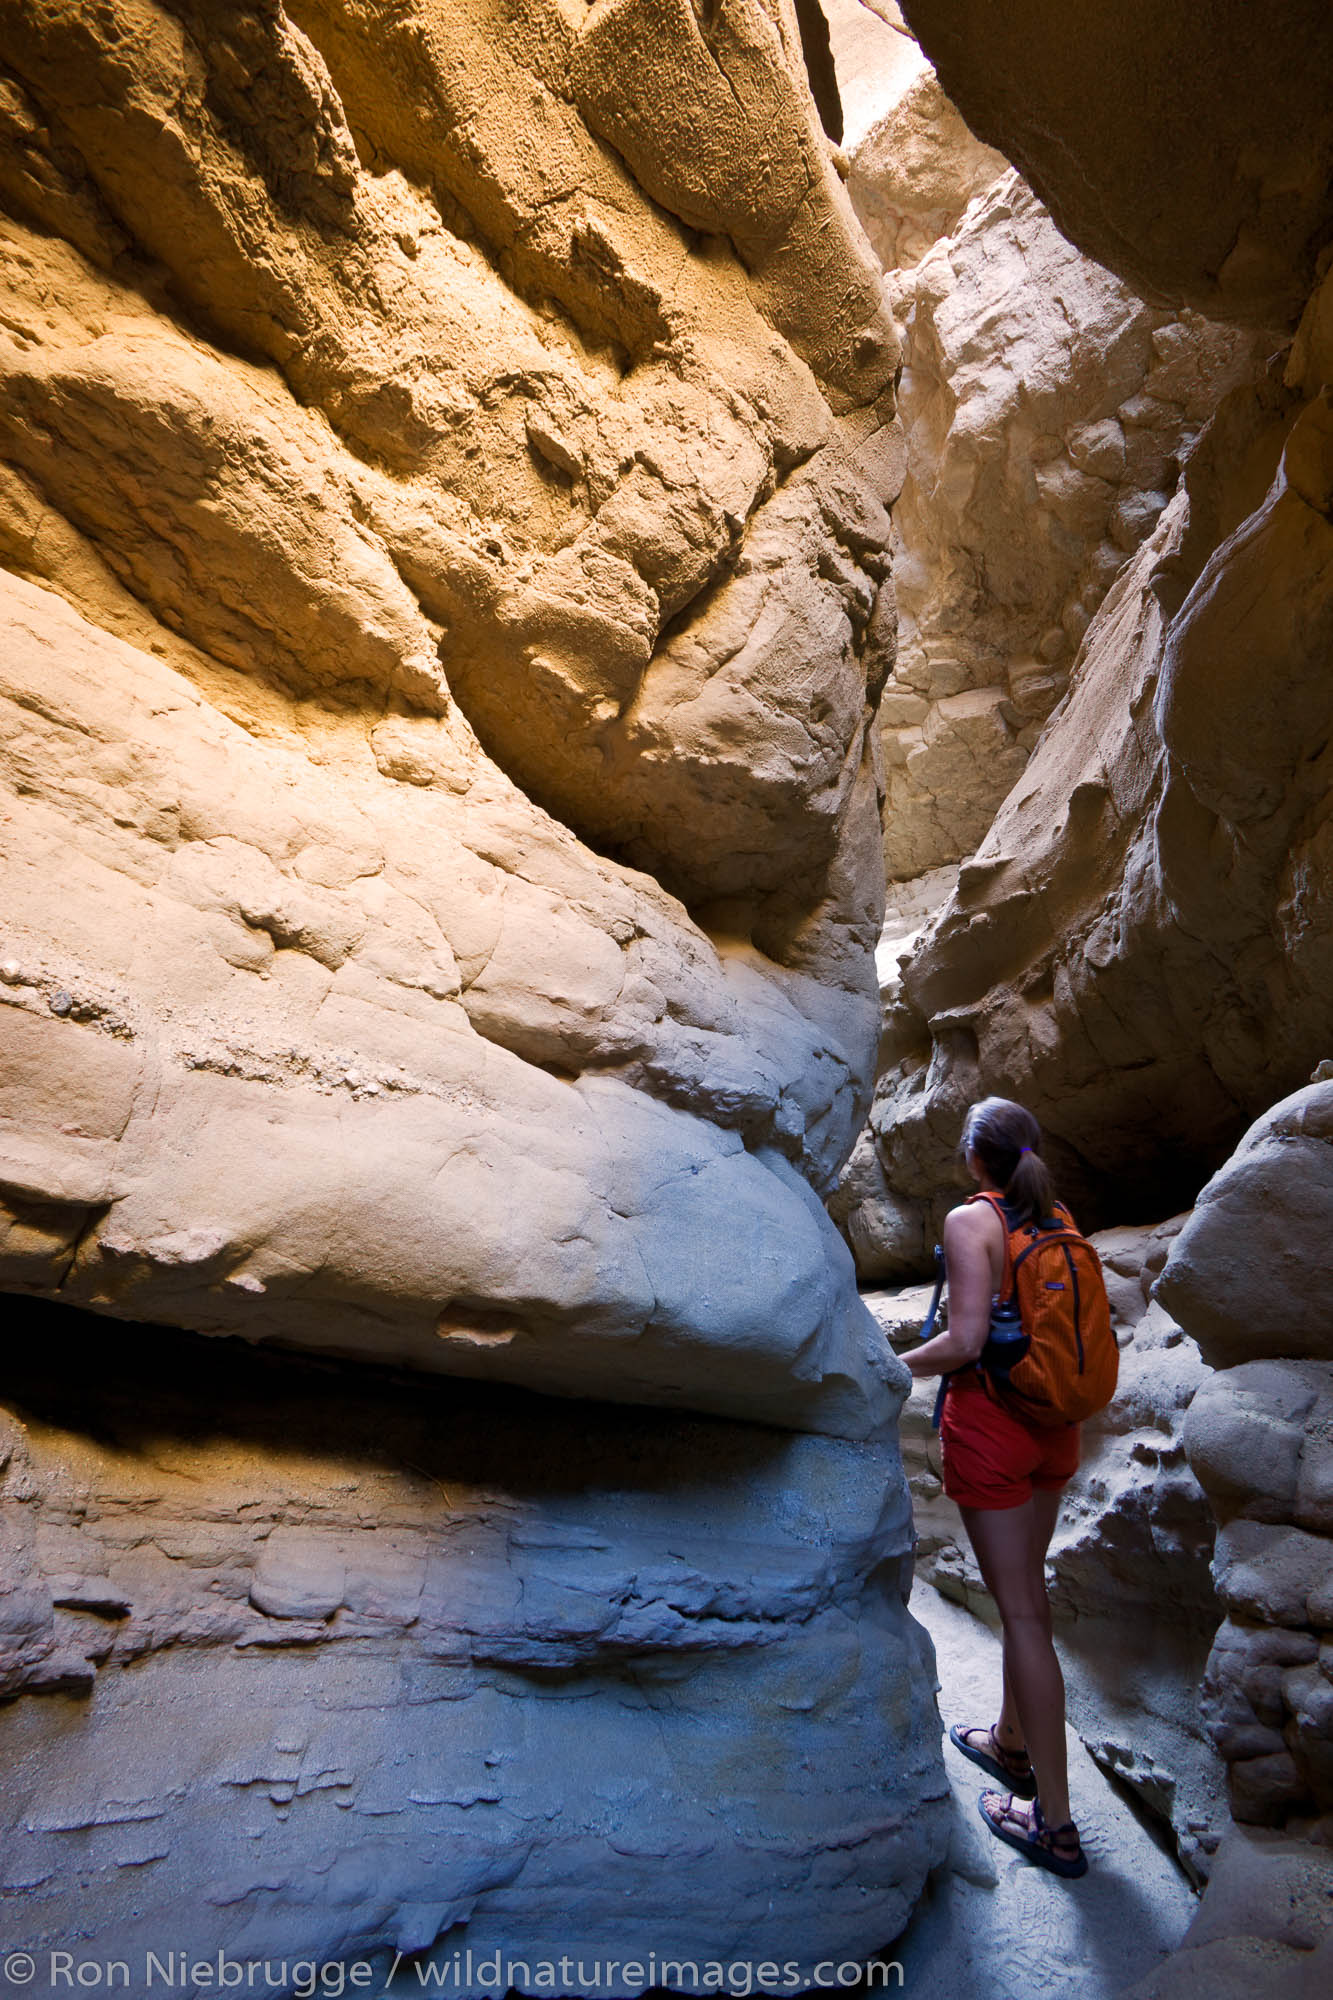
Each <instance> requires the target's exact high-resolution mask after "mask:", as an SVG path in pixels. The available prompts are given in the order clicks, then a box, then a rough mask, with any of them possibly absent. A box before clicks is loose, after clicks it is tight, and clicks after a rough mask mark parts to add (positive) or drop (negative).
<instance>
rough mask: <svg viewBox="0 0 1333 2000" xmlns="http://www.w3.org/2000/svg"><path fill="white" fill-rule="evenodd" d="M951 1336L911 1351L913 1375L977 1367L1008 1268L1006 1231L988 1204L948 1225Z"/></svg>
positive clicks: (953, 1213) (963, 1211) (954, 1216)
mask: <svg viewBox="0 0 1333 2000" xmlns="http://www.w3.org/2000/svg"><path fill="white" fill-rule="evenodd" d="M944 1262H945V1267H946V1269H947V1270H948V1273H949V1331H948V1332H947V1333H937V1334H936V1335H935V1338H934V1339H933V1340H927V1341H925V1342H923V1344H922V1345H921V1346H920V1347H914V1348H910V1349H909V1350H908V1352H907V1353H906V1354H904V1355H903V1356H902V1359H903V1360H904V1361H905V1362H906V1363H907V1366H908V1367H909V1368H910V1369H911V1371H912V1373H913V1375H917V1376H921V1375H944V1374H947V1373H948V1371H949V1370H950V1369H952V1368H965V1367H966V1366H967V1364H968V1362H969V1361H975V1360H976V1358H977V1356H978V1355H979V1354H980V1352H981V1350H982V1348H983V1347H984V1346H985V1344H986V1335H987V1334H988V1333H989V1331H990V1302H991V1295H992V1293H993V1292H994V1291H995V1288H996V1285H997V1284H998V1282H999V1276H1000V1272H1001V1270H1002V1269H1003V1265H1004V1230H1003V1226H1002V1224H1001V1222H1000V1218H999V1216H998V1215H997V1214H996V1213H995V1210H994V1209H993V1208H992V1207H991V1204H990V1203H989V1202H976V1203H975V1204H973V1205H972V1206H971V1207H966V1206H965V1207H963V1208H955V1209H951V1210H950V1212H949V1214H948V1215H947V1216H946V1217H945V1219H944Z"/></svg>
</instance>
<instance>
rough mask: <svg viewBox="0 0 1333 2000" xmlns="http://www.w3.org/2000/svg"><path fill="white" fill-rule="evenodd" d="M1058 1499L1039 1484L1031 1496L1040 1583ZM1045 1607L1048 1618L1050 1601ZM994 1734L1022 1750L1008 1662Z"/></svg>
mask: <svg viewBox="0 0 1333 2000" xmlns="http://www.w3.org/2000/svg"><path fill="white" fill-rule="evenodd" d="M1060 1499H1061V1495H1060V1494H1059V1493H1058V1492H1056V1493H1048V1492H1045V1491H1044V1490H1043V1489H1042V1488H1041V1487H1038V1488H1037V1489H1036V1490H1035V1491H1034V1493H1033V1495H1032V1526H1033V1532H1034V1534H1035V1536H1036V1540H1037V1544H1038V1546H1037V1550H1036V1558H1037V1560H1038V1561H1039V1562H1040V1564H1041V1571H1042V1580H1043V1582H1044V1581H1045V1576H1046V1551H1047V1549H1048V1548H1049V1547H1050V1545H1051V1536H1052V1535H1053V1534H1054V1533H1055V1524H1056V1521H1057V1519H1058V1518H1059V1514H1060ZM1043 1594H1044V1593H1043ZM1046 1608H1047V1617H1048V1621H1049V1614H1050V1604H1049V1601H1048V1602H1047V1607H1046ZM995 1735H996V1739H997V1741H999V1742H1000V1743H1002V1744H1003V1745H1004V1747H1005V1749H1006V1750H1022V1749H1023V1748H1024V1747H1025V1745H1024V1742H1023V1725H1022V1724H1021V1723H1020V1721H1019V1719H1018V1701H1017V1698H1016V1696H1015V1694H1014V1689H1013V1683H1012V1682H1011V1680H1010V1678H1009V1667H1008V1663H1007V1661H1006V1664H1005V1667H1004V1695H1003V1699H1002V1700H1001V1703H1000V1719H999V1721H998V1722H997V1723H996V1725H995Z"/></svg>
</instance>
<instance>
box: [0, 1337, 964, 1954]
mask: <svg viewBox="0 0 1333 2000" xmlns="http://www.w3.org/2000/svg"><path fill="white" fill-rule="evenodd" d="M18 1310H19V1312H20V1313H22V1314H23V1317H22V1318H21V1319H20V1320H19V1321H18V1323H17V1325H15V1327H14V1332H15V1334H16V1335H18V1334H20V1333H21V1336H22V1338H21V1341H16V1345H17V1346H19V1348H20V1350H21V1351H20V1352H18V1353H16V1354H15V1355H14V1356H13V1357H12V1360H11V1362H10V1364H9V1365H7V1369H6V1410H5V1411H4V1413H0V1426H3V1428H0V1552H2V1553H3V1557H4V1563H3V1568H4V1581H5V1584H6V1585H7V1588H5V1589H3V1590H0V1693H4V1694H9V1695H13V1694H15V1693H16V1692H19V1691H25V1690H26V1691H28V1692H27V1698H25V1699H23V1700H20V1701H16V1702H13V1703H11V1704H10V1705H9V1706H8V1707H6V1708H3V1709H0V1739H2V1740H3V1744H4V1767H5V1773H6V1775H5V1780H4V1785H3V1796H2V1802H0V1828H2V1829H3V1831H2V1832H0V1884H3V1887H4V1890H5V1894H6V1899H7V1903H9V1904H11V1906H12V1907H14V1908H15V1909H19V1908H21V1912H22V1915H21V1921H20V1919H19V1917H18V1916H17V1915H15V1917H14V1923H13V1928H12V1930H11V1933H10V1935H11V1938H16V1937H18V1936H20V1935H21V1937H22V1941H23V1943H24V1945H25V1946H26V1947H27V1948H28V1950H30V1951H31V1952H32V1953H33V1954H34V1955H35V1956H36V1958H37V1959H38V1962H39V1965H40V1966H41V1968H42V1976H41V1977H40V1979H39V1981H38V1983H37V1985H36V1986H35V1987H34V1989H33V1990H34V1991H41V1992H46V1991H48V1990H50V1991H56V1990H58V1989H59V1984H60V1981H59V1978H58V1977H57V1978H56V1979H55V1980H53V1981H51V1982H48V1981H47V1979H46V1976H45V1968H46V1966H47V1964H48V1962H49V1961H48V1958H47V1951H48V1948H49V1947H52V1946H55V1947H60V1946H65V1947H68V1945H69V1944H70V1943H71V1942H75V1943H77V1940H79V1939H80V1938H81V1937H82V1938H84V1939H86V1938H87V1937H88V1934H89V1929H90V1927H94V1928H95V1939H96V1944H95V1952H94V1949H93V1947H92V1946H88V1947H87V1948H86V1951H85V1952H84V1953H82V1954H81V1956H87V1957H88V1958H92V1957H93V1956H95V1957H96V1959H97V1961H98V1962H99V1963H102V1964H105V1963H106V1962H107V1961H109V1960H116V1959H118V1960H122V1961H124V1962H125V1963H127V1964H130V1965H132V1966H133V1967H134V1980H133V1982H132V1985H131V1990H132V1991H135V1992H140V1991H144V1990H146V1986H147V1985H148V1984H150V1983H151V1981H146V1980H145V1977H144V1968H145V1965H146V1963H147V1954H148V1953H149V1952H152V1951H156V1953H157V1954H158V1959H159V1963H162V1962H163V1961H164V1960H165V1956H166V1953H167V1952H168V1951H170V1952H171V1953H172V1954H173V1956H172V1959H171V1961H170V1962H171V1964H172V1966H173V1968H174V1966H175V1963H176V1961H175V1957H174V1954H175V1952H176V1951H177V1950H185V1951H186V1952H187V1953H188V1957H189V1960H190V1961H191V1962H193V1963H197V1962H199V1961H208V1960H210V1959H213V1960H214V1961H215V1960H216V1957H217V1954H218V1953H219V1952H222V1953H223V1954H224V1955H225V1957H226V1958H227V1959H228V1960H229V1961H231V1963H232V1964H233V1965H234V1964H240V1965H241V1966H242V1968H243V1975H242V1976H244V1967H245V1966H246V1965H248V1964H256V1965H258V1966H262V1964H263V1962H264V1961H266V1960H267V1961H270V1962H271V1963H272V1964H273V1965H274V1966H277V1965H280V1964H281V1962H282V1961H283V1960H284V1958H285V1959H286V1960H287V1961H288V1962H289V1963H290V1962H291V1961H292V1960H293V1959H305V1960H307V1961H310V1960H313V1961H314V1962H315V1963H324V1964H328V1963H330V1962H332V1961H337V1960H346V1961H351V1962H356V1961H363V1962H364V1961H367V1960H369V1961H372V1962H373V1963H374V1965H375V1966H376V1967H377V1968H378V1973H379V1977H380V1980H381V1982H382V1980H383V1976H384V1974H385V1972H386V1971H387V1968H388V1963H389V1960H390V1957H391V1955H392V1954H393V1953H399V1954H404V1955H407V1954H416V1953H421V1952H424V1951H426V1950H427V1949H428V1948H429V1947H430V1946H432V1945H433V1944H434V1942H435V1940H436V1939H437V1938H440V1939H441V1943H440V1945H439V1947H438V1950H437V1953H436V1964H437V1966H438V1967H439V1968H440V1973H441V1975H442V1984H443V1986H444V1987H445V1989H446V1990H449V1991H452V1992H467V1991H469V1990H477V1989H478V1988H480V1989H483V1990H492V1986H493V1982H492V1983H491V1984H490V1985H488V1982H487V1979H486V1976H485V1974H484V1973H482V1974H481V1975H479V1977H478V1978H476V1979H473V1978H470V1977H469V1976H467V1975H466V1974H461V1973H460V1972H459V1971H458V1970H457V1968H454V1969H452V1970H451V1969H450V1968H451V1966H452V1961H453V1954H454V1950H455V1947H458V1948H459V1949H460V1951H461V1950H462V1949H468V1950H470V1951H471V1952H472V1953H473V1956H474V1960H475V1962H476V1963H477V1964H478V1965H481V1964H482V1963H483V1962H485V1961H486V1960H487V1958H488V1955H489V1954H491V1953H493V1952H494V1951H497V1950H500V1951H503V1952H505V1953H507V1954H510V1955H513V1956H517V1957H518V1958H520V1959H526V1960H531V1961H533V1962H534V1963H535V1962H537V1961H541V1960H547V1961H550V1962H552V1964H554V1965H558V1963H559V1961H560V1959H561V1957H562V1956H563V1955H565V1954H574V1955H575V1956H576V1958H577V1959H579V1960H580V1961H581V1962H582V1967H583V1971H582V1974H580V1973H578V1972H567V1973H566V1975H565V1976H564V1977H563V1978H562V1977H561V1976H560V1974H559V1973H558V1971H557V1972H553V1973H552V1974H551V1975H549V1976H548V1975H545V1974H543V1973H541V1972H537V1973H535V1974H532V1973H531V1972H530V1974H529V1977H528V1978H527V1979H526V1980H524V1979H523V1978H522V1976H521V1975H519V1976H518V1977H519V1983H520V1984H526V1985H527V1986H528V1987H529V1990H533V1979H534V1978H535V1980H536V1988H535V1990H539V1991H540V1990H543V1988H545V1989H546V1990H556V1991H562V1992H573V1991H577V1992H581V1993H592V1992H599V1991H604V1992H608V1993H616V1992H624V1991H627V1990H635V1988H636V1987H641V1986H643V1985H645V1984H655V1983H667V1984H672V1985H683V1986H684V1988H685V1990H693V1988H692V1987H691V1983H690V1980H689V1977H688V1975H687V1974H683V1975H681V1976H680V1977H679V1978H674V1977H672V1976H671V1975H669V1974H665V1975H664V1974H663V1972H662V1969H661V1962H662V1961H663V1960H665V1959H684V1960H689V1959H692V1958H693V1959H699V1960H704V1961H707V1960H709V1959H714V1958H716V1957H718V1956H719V1955H722V1956H726V1957H730V1958H742V1959H744V1960H745V1961H746V1962H747V1963H748V1962H749V1961H750V1960H751V1959H753V1960H754V1961H756V1962H758V1961H761V1960H768V1959H777V1960H779V1961H782V1962H787V1961H790V1962H792V1963H793V1964H795V1965H797V1966H799V1968H800V1970H801V1973H802V1974H803V1975H804V1976H805V1977H806V1978H808V1977H809V1974H810V1968H811V1966H812V1965H813V1964H814V1963H815V1962H816V1961H818V1960H820V1959H822V1958H825V1957H827V1956H828V1955H829V1954H830V1953H832V1954H834V1955H835V1956H836V1957H837V1958H838V1959H840V1960H841V1959H845V1958H846V1957H847V1956H848V1955H851V1956H857V1955H860V1956H866V1955H868V1954H869V1953H871V1952H872V1951H873V1950H874V1949H875V1948H876V1947H877V1946H880V1945H882V1944H883V1943H884V1942H885V1940H886V1939H888V1938H890V1937H892V1936H893V1935H894V1934H895V1933H896V1932H897V1931H898V1930H899V1929H900V1928H901V1926H902V1923H903V1921H904V1919H905V1917H906V1915H907V1912H908V1910H909V1908H910V1904H911V1899H912V1896H913V1895H914V1893H915V1888H916V1884H917V1881H918V1879H919V1873H920V1860H919V1857H920V1856H921V1855H922V1854H923V1853H928V1852H938V1851H939V1849H940V1847H941V1845H942V1841H943V1831H944V1829H943V1820H944V1818H945V1816H946V1815H945V1808H944V1806H943V1804H942V1799H943V1796H944V1794H945V1793H946V1791H947V1787H946V1786H945V1784H944V1781H943V1776H942V1773H941V1771H940V1768H939V1752H938V1725H937V1724H936V1722H935V1718H934V1709H933V1702H932V1700H931V1695H930V1687H931V1678H932V1676H931V1668H932V1660H931V1656H930V1646H929V1641H928V1640H927V1639H926V1638H925V1635H924V1634H923V1633H922V1632H921V1630H920V1628H919V1627H918V1626H916V1624H915V1623H914V1621H912V1620H911V1619H910V1618H909V1617H908V1616H907V1612H906V1609H905V1605H904V1601H903V1596H904V1591H905V1588H906V1582H907V1572H908V1570H909V1568H910V1562H911V1520H910V1512H909V1508H908V1503H907V1499H906V1495H905V1493H904V1491H903V1488H902V1483H901V1480H900V1479H896V1480H895V1479H891V1480H889V1481H888V1482H887V1483H886V1477H885V1473H886V1460H885V1455H884V1453H883V1451H881V1450H879V1449H876V1448H874V1447H869V1446H865V1445H857V1444H850V1443H846V1442H843V1441H839V1440H833V1439H827V1438H816V1437H795V1436H793V1435H792V1434H791V1433H789V1432H782V1431H773V1430H768V1429H765V1428H763V1427H761V1426H757V1425H738V1424H728V1423H725V1422H722V1421H719V1420H716V1419H705V1418H698V1419H684V1418H680V1417H667V1416H665V1415H663V1414H662V1413H657V1412H651V1413H650V1412H633V1413H630V1412H626V1411H624V1410H615V1409H613V1408H611V1407H609V1406H604V1405H592V1404H589V1405H585V1406H584V1407H583V1408H582V1409H581V1410H580V1412H579V1418H578V1421H577V1424H571V1423H570V1421H569V1419H568V1413H567V1411H566V1410H565V1409H564V1408H563V1407H562V1406H561V1405H559V1404H557V1403H553V1402H549V1401H543V1400H541V1399H539V1398H536V1397H526V1396H523V1395H521V1394H519V1393H517V1392H513V1391H500V1390H497V1389H495V1388H493V1387H486V1386H481V1385H479V1386H476V1387H473V1386H470V1385H463V1386H452V1385H446V1384H441V1383H434V1384H429V1385H425V1386H423V1385H421V1384H420V1383H417V1384H414V1385H408V1384H406V1383H404V1382H403V1381H401V1380H397V1381H395V1380H393V1379H391V1378H387V1377H385V1376H384V1375H382V1374H379V1373H377V1372H375V1371H363V1373H362V1380H361V1383H360V1385H359V1386H358V1388H357V1390H356V1392H355V1394H351V1393H349V1389H348V1383H347V1378H346V1371H345V1370H342V1369H339V1368H336V1367H334V1366H332V1365H330V1364H327V1363H325V1364H320V1363H312V1362H308V1361H299V1360H295V1359H292V1358H290V1357H280V1356H276V1355H274V1354H272V1353H266V1352H256V1353H253V1354H247V1353H245V1352H243V1351H241V1350H239V1349H238V1348H237V1347H236V1346H235V1345H234V1344H233V1343H207V1342H201V1341H199V1340H197V1339H192V1338H191V1337H189V1336H186V1335H182V1334H179V1333H175V1332H173V1333H170V1334H166V1333H158V1332H155V1331H154V1330H151V1329H148V1328H135V1329H132V1333H133V1338H132V1339H131V1338H130V1337H129V1334H128V1333H127V1334H125V1335H123V1336H122V1338H121V1339H120V1340H118V1341H115V1342H108V1341H107V1340H106V1339H105V1338H104V1334H103V1329H102V1327H101V1326H100V1325H99V1323H98V1322H96V1321H93V1320H92V1319H91V1318H89V1317H88V1316H86V1315H81V1314H78V1313H75V1312H71V1311H70V1310H68V1309H66V1308H61V1307H58V1306H50V1305H46V1304H44V1303H36V1302H34V1303H33V1304H32V1305H30V1306H28V1307H26V1308H19V1309H18ZM39 1695H40V1696H41V1697H42V1698H37V1697H38V1696H39ZM74 1696H79V1697H81V1699H79V1700H75V1699H73V1698H72V1697H74ZM20 1892H21V1894H20ZM722 1946H725V1947H726V1949H725V1950H724V1951H721V1952H720V1947H722ZM654 1954H655V1955H656V1958H655V1960H654V1957H653V1955H654ZM610 1959H615V1960H616V1961H617V1962H618V1966H619V1967H623V1966H624V1965H625V1964H626V1963H627V1962H630V1963H632V1962H633V1961H635V1960H638V1961H640V1962H641V1965H642V1967H643V1968H644V1969H643V1971H642V1974H641V1976H640V1977H639V1978H638V1979H637V1980H636V1978H635V1976H634V1975H633V1974H632V1973H631V1974H626V1973H625V1972H624V1971H623V1970H620V1969H618V1970H617V1971H615V1972H611V1973H604V1974H603V1976H602V1977H600V1978H594V1977H593V1975H592V1968H593V1967H594V1966H595V1965H601V1966H602V1967H603V1968H605V1967H606V1965H607V1962H608V1960H610ZM460 1963H461V1961H460ZM404 1976H405V1977H407V1978H409V1980H410V1981H411V1983H412V1984H413V1985H414V1986H415V1984H416V1982H417V1981H418V1980H421V1981H423V1983H428V1982H429V1979H430V1977H431V1975H430V1974H429V1970H428V1967H425V1966H423V1967H422V1968H421V1970H420V1971H416V1972H410V1973H405V1974H404ZM739 1976H740V1974H739V1972H738V1973H737V1974H736V1978H737V1979H738V1978H739ZM159 1983H160V1982H159ZM232 1983H237V1982H236V1980H235V1979H234V1978H233V1980H232ZM501 1983H502V1984H503V1983H504V1980H503V1979H502V1980H501ZM698 1983H699V1982H698V1980H696V1981H695V1986H697V1985H698ZM786 1985H787V1989H788V1990H791V1988H792V1985H793V1980H792V1977H791V1976H790V1974H789V1975H788V1976H787V1978H786ZM178 1990H181V1991H184V1990H190V1991H195V1990H200V1991H202V1990H204V1989H203V1988H202V1987H199V1988H197V1989H196V1988H195V1987H194V1986H193V1985H191V1984H190V1982H188V1981H187V1980H186V1979H185V1978H184V1977H183V1976H182V1977H181V1979H180V1981H179V1985H178ZM247 1990H251V1991H260V1992H274V1993H279V1992H282V1993H286V1992H290V1991H292V1990H296V1988H295V1987H294V1985H293V1981H292V1978H291V1976H289V1977H288V1978H287V1980H286V1981H284V1980H282V1979H281V1978H274V1979H272V1980H270V1979H269V1978H267V1977H265V1976H263V1974H262V1973H261V1974H260V1976H259V1977H258V1979H257V1981H256V1978H255V1975H250V1977H249V1983H248V1987H247ZM374 1990H375V1991H377V1992H378V1991H379V1990H380V1988H379V1986H378V1985H377V1986H376V1987H375V1988H374ZM733 1990H734V1981H733Z"/></svg>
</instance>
